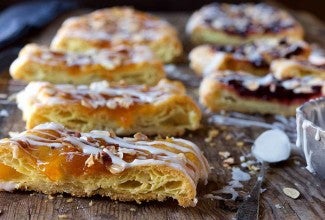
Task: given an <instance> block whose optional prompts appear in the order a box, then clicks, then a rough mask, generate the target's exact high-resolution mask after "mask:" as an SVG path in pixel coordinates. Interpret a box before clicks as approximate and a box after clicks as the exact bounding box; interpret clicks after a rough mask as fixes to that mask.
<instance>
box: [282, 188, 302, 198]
mask: <svg viewBox="0 0 325 220" xmlns="http://www.w3.org/2000/svg"><path fill="white" fill-rule="evenodd" d="M282 190H283V192H284V194H286V195H287V196H289V197H290V198H292V199H297V198H298V197H299V196H300V192H299V191H298V190H296V189H294V188H289V187H285V188H283V189H282Z"/></svg>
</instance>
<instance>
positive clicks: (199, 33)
mask: <svg viewBox="0 0 325 220" xmlns="http://www.w3.org/2000/svg"><path fill="white" fill-rule="evenodd" d="M187 32H188V34H190V37H191V40H192V42H193V43H195V44H202V43H215V44H228V45H229V44H233V45H238V44H242V43H245V42H251V41H254V40H256V39H281V38H283V37H288V38H292V39H296V40H301V39H302V38H303V29H302V27H301V25H300V24H299V23H298V22H297V21H295V20H294V19H293V18H292V17H291V16H290V15H289V14H288V13H286V12H284V11H282V10H280V9H275V8H273V7H271V6H269V5H266V4H263V3H261V4H251V3H247V4H236V5H231V4H210V5H207V6H204V7H202V8H201V9H200V10H198V11H197V12H195V13H194V14H193V15H192V16H191V18H190V19H189V21H188V24H187Z"/></svg>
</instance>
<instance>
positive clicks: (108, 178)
mask: <svg viewBox="0 0 325 220" xmlns="http://www.w3.org/2000/svg"><path fill="white" fill-rule="evenodd" d="M0 168H1V169H0V190H5V191H12V190H14V189H21V190H33V191H39V192H43V193H46V194H54V193H69V194H72V195H74V196H92V195H96V194H99V195H102V196H109V197H110V198H111V199H117V200H121V201H137V202H139V203H140V202H141V201H149V200H159V201H163V200H165V199H166V198H170V197H171V198H173V199H176V200H177V201H178V203H179V205H181V206H184V207H186V206H195V204H196V198H195V197H196V186H197V184H198V182H199V181H204V182H205V183H206V181H207V177H208V173H209V170H210V168H209V165H208V163H207V160H206V159H205V157H204V156H203V154H202V153H201V151H200V149H199V148H198V147H197V146H196V145H195V144H193V143H192V142H189V141H187V140H183V139H177V138H167V139H159V140H155V141H151V140H149V139H148V138H147V137H146V136H145V135H143V134H139V133H138V134H136V135H135V136H134V138H124V139H122V138H119V137H116V136H115V134H114V133H112V132H108V131H92V132H90V133H79V132H75V131H70V130H67V129H65V128H64V127H63V126H61V125H59V124H55V123H47V124H42V125H39V126H37V127H35V128H34V129H31V130H27V131H25V132H23V133H21V134H19V135H17V136H15V137H12V138H10V139H2V140H0Z"/></svg>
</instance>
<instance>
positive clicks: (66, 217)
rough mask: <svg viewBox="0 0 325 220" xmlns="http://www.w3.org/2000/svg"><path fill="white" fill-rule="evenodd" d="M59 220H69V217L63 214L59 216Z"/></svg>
mask: <svg viewBox="0 0 325 220" xmlns="http://www.w3.org/2000/svg"><path fill="white" fill-rule="evenodd" d="M58 218H59V219H68V218H69V216H68V215H67V214H61V215H58Z"/></svg>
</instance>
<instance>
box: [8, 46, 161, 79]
mask: <svg viewBox="0 0 325 220" xmlns="http://www.w3.org/2000/svg"><path fill="white" fill-rule="evenodd" d="M10 74H11V76H12V77H13V78H14V79H20V80H24V81H28V82H30V81H42V80H44V81H49V82H52V83H73V84H90V83H91V82H94V81H100V80H107V81H109V82H119V81H121V80H122V81H124V82H125V83H127V84H147V85H155V84H156V83H158V82H159V80H160V79H162V78H164V77H165V72H164V69H163V64H162V63H161V62H160V61H159V60H158V59H156V58H154V54H153V53H152V52H151V50H150V49H149V48H147V47H145V46H134V47H130V46H123V45H120V46H116V47H114V48H110V49H104V50H93V51H89V52H88V53H85V54H76V53H64V52H55V51H52V50H50V49H48V48H46V47H42V46H39V45H37V44H28V45H26V46H25V47H24V48H23V49H22V50H21V51H20V53H19V57H18V58H17V59H16V60H15V61H14V62H13V63H12V65H11V67H10Z"/></svg>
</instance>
